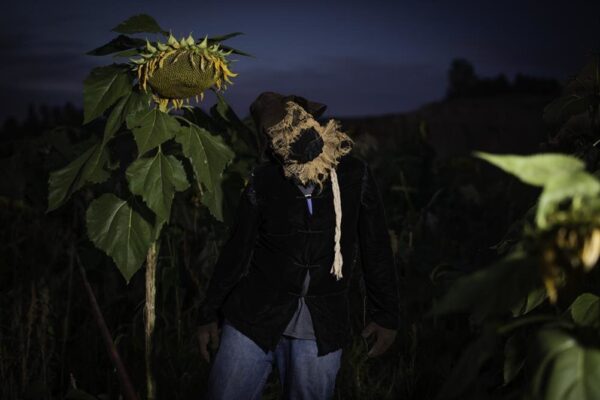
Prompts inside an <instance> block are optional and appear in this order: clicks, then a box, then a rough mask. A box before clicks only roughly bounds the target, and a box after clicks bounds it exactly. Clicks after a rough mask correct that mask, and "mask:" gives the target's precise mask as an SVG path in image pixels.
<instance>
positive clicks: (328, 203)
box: [198, 155, 399, 355]
mask: <svg viewBox="0 0 600 400" xmlns="http://www.w3.org/2000/svg"><path fill="white" fill-rule="evenodd" d="M336 171H337V174H338V181H339V185H340V192H341V203H342V225H341V229H342V234H341V251H342V256H343V266H342V274H343V278H342V279H340V280H339V281H336V279H335V276H334V275H333V274H331V273H330V269H331V266H332V264H333V258H334V232H335V212H334V205H333V193H332V188H331V180H330V179H329V178H328V179H327V180H326V182H325V184H324V186H323V190H322V191H321V192H320V193H315V194H314V195H313V196H312V198H313V200H312V201H313V210H314V214H313V215H311V214H310V213H309V212H308V210H307V206H306V200H305V198H304V195H303V194H302V192H301V191H300V189H299V188H298V187H297V186H296V184H295V183H294V182H292V181H291V180H290V179H286V178H285V176H284V175H283V171H282V168H281V166H280V165H279V164H277V163H276V162H274V161H267V162H264V163H262V164H260V165H258V166H257V167H256V168H255V169H254V170H253V172H252V174H251V176H250V179H249V181H248V184H247V185H246V187H245V189H244V191H243V193H242V196H241V199H240V203H239V206H238V209H237V216H236V223H235V225H234V227H233V230H232V232H231V236H230V237H229V239H228V241H227V242H226V243H225V245H224V247H223V248H222V250H221V253H220V256H219V259H218V261H217V264H216V265H215V270H214V273H213V276H212V278H211V280H210V282H209V286H208V289H207V293H206V298H205V299H204V301H203V303H202V305H201V307H200V315H199V319H198V322H199V323H200V324H206V323H208V322H213V321H218V320H219V312H220V311H222V313H223V316H224V317H226V318H227V319H228V320H229V321H230V322H231V323H232V324H233V325H234V326H235V327H236V328H237V329H239V330H240V331H241V332H242V333H244V334H245V335H246V336H248V337H249V338H250V339H252V340H253V341H254V342H256V343H257V344H258V345H259V346H260V347H261V348H262V349H263V350H264V351H265V352H267V351H268V350H273V349H274V348H275V347H276V345H277V343H278V341H279V339H280V337H281V334H282V333H283V331H284V330H285V327H286V325H287V323H288V322H289V320H290V319H291V317H292V315H293V314H294V312H295V311H296V308H297V305H298V298H299V296H300V293H301V290H302V283H303V281H304V278H305V274H306V273H307V270H308V269H310V274H311V279H310V285H309V288H308V292H307V293H306V295H305V301H306V305H307V307H308V309H309V311H310V314H311V317H312V320H313V327H314V331H315V336H316V340H317V347H318V354H319V355H323V354H326V353H329V352H331V351H334V350H337V349H339V348H341V347H343V346H345V345H346V344H347V343H348V341H349V340H350V310H349V301H348V294H347V291H348V287H349V282H350V278H351V275H352V270H353V268H354V265H355V263H356V259H357V255H358V254H359V253H358V250H359V247H360V254H361V264H362V266H363V276H364V280H365V287H366V291H367V302H368V305H369V307H368V308H369V309H371V310H374V311H373V312H372V313H371V315H370V317H371V318H372V320H374V321H375V322H376V323H378V324H379V325H381V326H383V327H386V328H391V329H397V328H398V325H399V302H398V283H397V274H396V270H395V266H394V260H393V256H392V250H391V246H390V238H389V234H388V231H387V227H386V220H385V214H384V210H383V206H382V202H381V198H380V195H379V192H378V189H377V186H376V184H375V180H374V178H373V176H372V174H371V171H370V168H369V167H368V166H367V164H366V163H365V162H363V161H361V160H359V159H358V158H356V157H354V156H351V155H346V156H344V157H343V158H342V159H341V160H340V163H339V164H338V167H337V170H336Z"/></svg>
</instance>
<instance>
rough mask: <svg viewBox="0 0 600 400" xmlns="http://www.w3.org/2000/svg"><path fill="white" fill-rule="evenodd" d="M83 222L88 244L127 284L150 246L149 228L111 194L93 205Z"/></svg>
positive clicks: (95, 201) (107, 194) (143, 220)
mask: <svg viewBox="0 0 600 400" xmlns="http://www.w3.org/2000/svg"><path fill="white" fill-rule="evenodd" d="M86 222H87V233H88V236H89V238H90V240H91V241H92V242H93V243H94V244H95V245H96V246H97V247H98V248H99V249H101V250H103V251H104V252H105V253H106V254H108V255H109V256H110V257H111V258H112V259H113V260H114V261H115V264H117V267H119V270H120V271H121V273H122V274H123V277H124V278H125V280H126V281H127V282H129V280H130V279H131V277H132V276H133V274H134V273H135V272H136V271H137V270H138V269H139V268H140V265H141V264H142V262H143V261H144V259H145V257H146V252H147V251H148V249H149V248H150V245H151V244H152V234H153V232H152V230H153V227H152V224H150V223H149V222H148V221H146V220H145V219H144V218H142V217H141V216H140V215H139V214H138V213H137V212H135V211H134V210H133V208H132V207H130V206H129V204H128V203H127V202H126V201H125V200H122V199H119V198H118V197H117V196H115V195H113V194H110V193H105V194H103V195H102V196H100V197H99V198H97V199H95V200H94V201H92V203H91V204H90V206H89V208H88V210H87V213H86Z"/></svg>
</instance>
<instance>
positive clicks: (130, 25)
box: [112, 14, 169, 36]
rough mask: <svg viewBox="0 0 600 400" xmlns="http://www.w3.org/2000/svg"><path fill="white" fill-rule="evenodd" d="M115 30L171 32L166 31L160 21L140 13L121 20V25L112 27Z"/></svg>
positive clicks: (166, 33)
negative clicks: (159, 23)
mask: <svg viewBox="0 0 600 400" xmlns="http://www.w3.org/2000/svg"><path fill="white" fill-rule="evenodd" d="M112 31H113V32H118V33H125V34H131V33H161V34H163V35H165V36H166V35H168V34H169V32H167V31H165V30H164V29H162V28H161V27H160V25H158V22H156V20H155V19H154V18H152V17H151V16H149V15H147V14H138V15H134V16H133V17H130V18H128V19H127V20H125V21H123V22H121V23H120V24H119V25H117V26H116V27H114V28H113V29H112Z"/></svg>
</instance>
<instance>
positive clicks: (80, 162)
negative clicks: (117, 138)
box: [46, 143, 110, 212]
mask: <svg viewBox="0 0 600 400" xmlns="http://www.w3.org/2000/svg"><path fill="white" fill-rule="evenodd" d="M107 161H108V153H107V151H106V149H105V147H104V145H103V144H102V143H96V144H95V145H93V146H92V147H90V148H89V149H88V150H86V151H85V152H84V153H83V154H81V155H80V156H79V157H77V158H76V159H75V160H73V161H71V162H70V163H69V164H68V165H66V166H65V167H63V168H61V169H59V170H57V171H54V172H51V173H50V178H49V180H48V209H47V211H46V212H49V211H52V210H55V209H57V208H58V207H60V206H61V205H63V204H64V203H65V202H66V201H67V200H68V199H69V197H71V195H72V194H73V193H74V192H76V191H77V190H79V189H81V188H82V187H83V186H84V185H85V184H86V183H88V182H89V183H102V182H104V181H105V180H106V179H108V177H109V176H110V174H109V173H108V172H107V171H106V170H104V165H105V164H106V162H107Z"/></svg>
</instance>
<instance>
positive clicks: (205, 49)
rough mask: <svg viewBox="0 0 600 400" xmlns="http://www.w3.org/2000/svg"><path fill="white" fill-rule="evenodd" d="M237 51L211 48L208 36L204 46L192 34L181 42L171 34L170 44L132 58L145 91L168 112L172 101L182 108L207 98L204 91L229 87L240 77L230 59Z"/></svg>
mask: <svg viewBox="0 0 600 400" xmlns="http://www.w3.org/2000/svg"><path fill="white" fill-rule="evenodd" d="M232 52H233V50H229V51H227V52H226V51H223V50H222V49H220V48H219V44H218V43H216V44H212V45H209V43H208V38H207V37H205V38H204V40H202V41H201V42H200V43H196V40H195V39H194V38H193V37H192V35H191V34H190V35H189V36H188V37H187V38H182V39H181V40H179V41H178V40H177V39H175V37H174V36H173V35H172V34H169V38H168V40H167V43H161V42H160V41H158V42H156V43H154V44H152V43H150V42H149V41H148V40H146V46H145V48H144V49H143V50H142V52H141V53H140V54H139V56H141V58H137V59H133V58H132V59H130V61H131V62H132V63H133V68H132V69H133V70H134V71H136V74H137V78H138V84H139V87H140V89H141V90H143V91H144V92H148V89H150V92H151V93H152V98H153V99H154V101H155V102H156V103H157V104H158V105H159V108H160V109H161V110H165V109H166V108H167V107H168V105H169V102H172V103H173V106H174V107H175V108H176V109H177V108H181V107H182V106H183V103H184V101H186V102H187V103H189V99H190V98H192V97H195V98H196V101H198V97H199V98H200V101H201V100H202V99H203V98H204V91H205V90H207V89H209V88H210V87H213V86H214V87H215V88H216V89H217V90H218V91H221V90H224V89H226V88H227V86H226V84H225V83H229V84H233V82H232V81H231V80H230V79H229V78H230V77H235V76H237V74H234V73H232V72H231V71H230V70H229V63H230V61H229V60H228V59H227V56H229V55H230V54H231V53H232Z"/></svg>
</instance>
